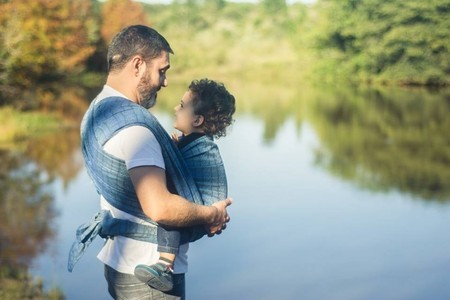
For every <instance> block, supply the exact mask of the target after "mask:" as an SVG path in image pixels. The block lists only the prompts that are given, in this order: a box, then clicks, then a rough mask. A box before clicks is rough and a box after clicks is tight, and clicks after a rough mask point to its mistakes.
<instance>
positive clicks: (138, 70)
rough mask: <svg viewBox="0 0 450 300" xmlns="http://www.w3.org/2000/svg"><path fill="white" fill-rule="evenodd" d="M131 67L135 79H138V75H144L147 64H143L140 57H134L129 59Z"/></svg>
mask: <svg viewBox="0 0 450 300" xmlns="http://www.w3.org/2000/svg"><path fill="white" fill-rule="evenodd" d="M131 67H132V68H133V74H134V75H135V76H136V77H139V76H140V75H141V76H142V74H144V72H145V69H146V67H147V64H146V63H145V61H144V59H143V58H142V56H140V55H136V56H134V57H133V58H132V59H131Z"/></svg>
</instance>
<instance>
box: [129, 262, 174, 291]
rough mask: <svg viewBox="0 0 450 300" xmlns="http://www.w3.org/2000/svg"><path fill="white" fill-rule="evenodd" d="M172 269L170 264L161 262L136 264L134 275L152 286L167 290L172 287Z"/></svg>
mask: <svg viewBox="0 0 450 300" xmlns="http://www.w3.org/2000/svg"><path fill="white" fill-rule="evenodd" d="M172 272H173V270H172V269H171V268H170V266H168V265H166V264H163V263H160V262H158V263H156V264H153V265H150V266H148V265H137V266H136V268H135V269H134V275H135V276H136V277H137V278H138V279H139V280H140V281H142V282H145V283H146V284H148V285H149V286H151V287H152V288H155V289H157V290H160V291H161V292H167V291H170V290H171V289H173V279H172Z"/></svg>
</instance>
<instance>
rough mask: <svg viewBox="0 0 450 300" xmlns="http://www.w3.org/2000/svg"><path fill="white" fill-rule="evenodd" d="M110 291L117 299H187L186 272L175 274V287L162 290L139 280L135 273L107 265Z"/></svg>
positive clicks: (107, 280) (106, 273) (106, 275)
mask: <svg viewBox="0 0 450 300" xmlns="http://www.w3.org/2000/svg"><path fill="white" fill-rule="evenodd" d="M105 278H106V282H107V283H108V292H109V294H110V295H111V296H112V297H113V299H116V300H185V299H186V298H185V297H186V296H185V279H184V274H173V283H174V287H173V289H172V290H171V291H170V292H165V293H164V292H161V291H158V290H156V289H153V288H151V287H150V286H148V285H147V284H145V283H143V282H141V281H139V279H137V278H136V277H135V276H134V275H130V274H123V273H120V272H117V271H116V270H115V269H113V268H111V267H109V266H107V265H105Z"/></svg>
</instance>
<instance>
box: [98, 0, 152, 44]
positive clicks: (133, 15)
mask: <svg viewBox="0 0 450 300" xmlns="http://www.w3.org/2000/svg"><path fill="white" fill-rule="evenodd" d="M101 15H102V28H101V35H102V38H103V40H104V42H105V43H106V44H109V42H110V41H111V40H112V38H113V37H114V35H115V34H116V33H117V32H119V31H120V30H121V29H122V28H124V27H126V26H130V25H134V24H142V25H149V22H148V19H147V15H146V13H145V11H144V9H143V7H142V5H141V4H139V3H137V2H134V1H131V0H108V1H107V2H106V3H105V4H104V5H103V7H102V13H101Z"/></svg>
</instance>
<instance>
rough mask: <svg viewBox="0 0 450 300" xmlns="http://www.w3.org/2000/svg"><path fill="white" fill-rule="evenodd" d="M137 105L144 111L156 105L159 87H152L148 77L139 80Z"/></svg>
mask: <svg viewBox="0 0 450 300" xmlns="http://www.w3.org/2000/svg"><path fill="white" fill-rule="evenodd" d="M137 89H138V93H139V94H138V96H139V99H138V103H139V105H141V106H143V107H144V108H145V109H149V108H151V107H153V106H155V104H156V96H157V93H158V91H159V89H160V87H159V86H152V85H151V79H150V76H145V77H142V78H141V81H140V82H139V84H138V86H137Z"/></svg>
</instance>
